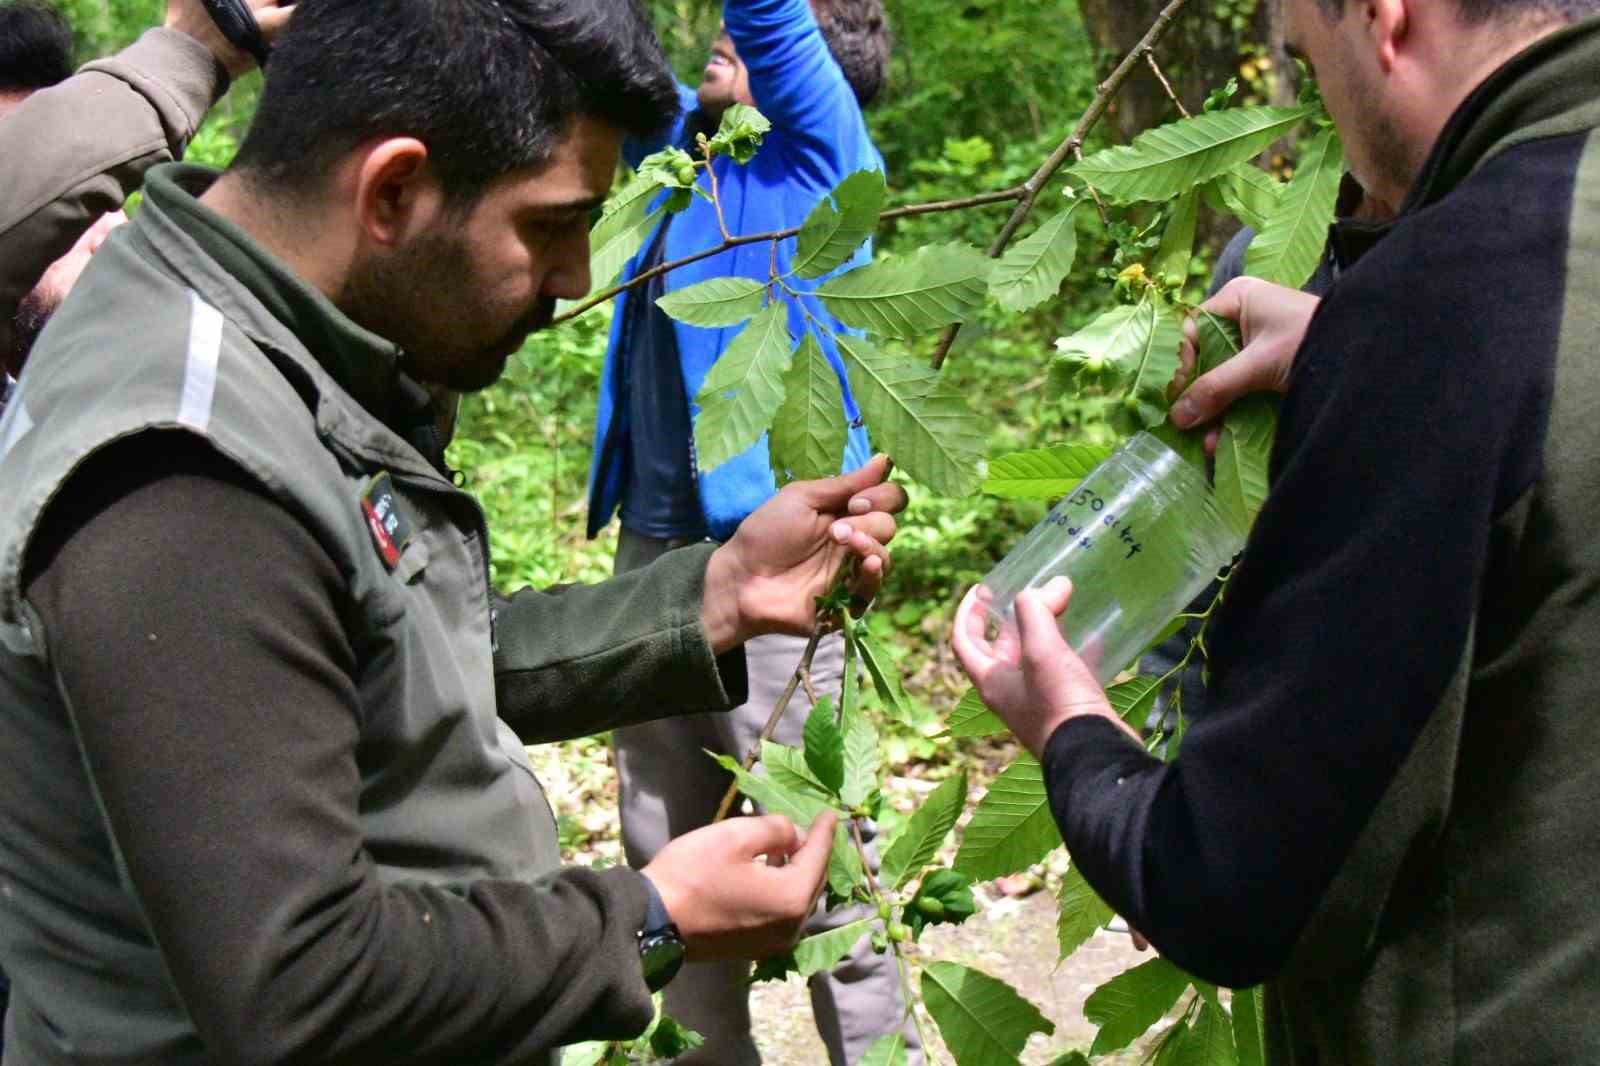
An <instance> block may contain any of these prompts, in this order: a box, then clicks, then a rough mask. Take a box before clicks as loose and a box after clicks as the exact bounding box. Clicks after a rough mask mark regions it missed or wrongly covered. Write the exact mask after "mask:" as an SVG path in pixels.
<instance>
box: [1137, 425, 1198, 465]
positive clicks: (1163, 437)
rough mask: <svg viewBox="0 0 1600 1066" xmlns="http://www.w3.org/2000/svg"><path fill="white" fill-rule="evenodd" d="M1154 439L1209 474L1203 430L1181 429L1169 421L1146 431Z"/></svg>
mask: <svg viewBox="0 0 1600 1066" xmlns="http://www.w3.org/2000/svg"><path fill="white" fill-rule="evenodd" d="M1147 432H1149V434H1150V435H1151V436H1152V437H1154V438H1155V439H1156V440H1158V441H1160V442H1161V443H1162V444H1165V445H1166V446H1167V447H1169V448H1171V449H1172V450H1173V451H1175V452H1177V453H1178V457H1179V458H1181V459H1182V460H1183V461H1184V462H1186V463H1188V464H1189V465H1190V466H1192V467H1194V468H1195V469H1196V470H1198V471H1200V473H1202V474H1204V475H1205V476H1207V477H1210V476H1211V465H1210V463H1208V462H1207V461H1206V460H1207V456H1206V440H1205V432H1204V431H1203V430H1199V429H1190V430H1182V429H1179V428H1178V427H1177V426H1175V425H1173V424H1172V423H1171V422H1163V423H1161V424H1160V425H1159V426H1152V427H1150V429H1149V430H1148V431H1147Z"/></svg>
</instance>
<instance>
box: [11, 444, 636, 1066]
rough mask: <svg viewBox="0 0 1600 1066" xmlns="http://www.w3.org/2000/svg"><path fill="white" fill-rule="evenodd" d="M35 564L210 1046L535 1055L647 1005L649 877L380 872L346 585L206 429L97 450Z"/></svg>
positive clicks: (39, 604)
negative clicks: (643, 937)
mask: <svg viewBox="0 0 1600 1066" xmlns="http://www.w3.org/2000/svg"><path fill="white" fill-rule="evenodd" d="M27 571H28V573H27V582H26V595H27V597H28V599H29V601H30V603H32V605H33V606H34V608H35V610H36V611H37V612H38V614H39V616H40V618H41V619H42V621H43V623H44V629H45V635H46V641H47V646H48V648H49V653H50V659H51V663H52V666H53V668H54V670H55V672H56V674H57V677H58V681H59V685H60V688H61V691H62V692H63V693H64V695H65V698H66V700H67V702H68V704H69V707H70V710H71V714H72V718H73V724H74V727H75V729H76V731H77V734H78V737H79V741H80V743H81V745H82V749H83V755H84V760H85V763H86V765H87V766H88V769H89V772H90V775H91V777H92V779H93V783H94V786H95V788H96V790H97V791H98V794H99V798H100V801H101V803H102V808H103V810H104V812H105V817H106V827H107V830H108V831H109V833H110V835H111V836H112V838H113V839H114V841H115V844H116V847H117V851H118V853H119V854H120V855H121V856H123V857H124V858H125V860H126V863H127V872H128V877H129V879H130V881H131V885H132V888H133V891H134V892H135V893H136V894H137V896H138V900H139V903H140V905H141V906H142V908H143V910H144V913H145V915H146V918H147V920H148V922H149V928H150V931H151V933H152V935H153V936H154V938H155V941H156V943H157V945H158V946H159V948H160V951H161V954H162V957H163V959H164V961H165V963H166V966H167V970H168V972H169V973H170V974H171V978H172V982H173V985H174V987H175V990H176V993H177V995H178V996H179V998H180V999H181V1001H182V1003H183V1005H184V1007H185V1009H186V1010H187V1011H188V1013H189V1015H190V1017H192V1018H193V1019H194V1022H195V1025H196V1027H197V1029H198V1030H199V1033H200V1035H201V1037H202V1039H203V1040H204V1041H205V1043H206V1046H207V1050H208V1057H209V1059H210V1060H211V1061H214V1062H218V1063H257V1062H259V1063H278V1062H296V1063H317V1062H332V1061H338V1062H384V1063H389V1064H399V1063H420V1062H466V1061H470V1062H473V1063H502V1062H503V1063H513V1062H519V1061H524V1062H525V1061H527V1059H528V1058H529V1057H530V1055H532V1054H533V1053H535V1052H536V1051H538V1050H539V1049H542V1048H548V1047H551V1046H554V1045H559V1044H563V1043H568V1042H572V1041H576V1040H583V1039H590V1038H597V1037H626V1036H631V1035H636V1034H637V1033H638V1032H639V1031H640V1030H641V1029H643V1027H644V1026H645V1025H646V1024H647V1023H648V1021H649V1020H650V1017H651V1003H650V996H649V993H648V991H647V990H646V988H645V985H644V982H643V979H642V977H641V973H640V967H639V958H638V951H637V947H636V943H635V937H636V933H637V930H638V928H639V926H640V923H641V922H642V921H643V918H644V913H645V903H646V889H645V886H644V883H643V879H642V878H641V877H640V875H639V874H637V873H635V872H633V871H631V870H627V869H622V868H618V869H612V870H607V871H604V872H597V871H592V870H588V869H578V868H574V869H567V870H563V871H561V872H559V873H557V874H555V875H554V876H550V877H546V878H543V879H541V880H540V881H538V882H536V883H534V884H524V883H521V882H512V881H492V880H485V881H478V882H474V883H470V884H464V885H461V886H459V888H457V889H454V890H447V889H443V888H437V887H430V886H427V885H423V884H415V883H399V884H388V885H386V884H384V883H382V882H381V881H380V880H379V877H378V874H377V871H376V869H375V867H374V864H373V861H372V859H371V857H370V856H369V855H368V853H367V852H366V850H365V849H364V847H363V840H362V834H361V826H360V822H359V821H358V818H357V810H358V808H359V805H360V801H361V775H360V772H359V770H358V767H357V761H356V749H357V745H358V743H359V742H360V737H361V715H362V709H361V707H360V705H359V701H358V698H357V695H356V688H355V685H354V683H353V681H352V676H353V674H354V671H355V667H356V663H355V657H354V653H353V651H352V648H351V642H350V640H349V638H348V636H347V634H346V631H345V629H344V627H343V624H342V622H341V618H342V617H343V616H344V615H345V608H346V606H347V604H346V603H345V595H346V592H345V586H344V583H343V581H342V579H341V577H340V574H339V572H338V570H337V568H336V567H335V565H334V563H333V561H332V560H331V559H330V558H329V556H328V555H327V553H326V552H325V551H324V550H323V549H322V548H321V546H320V545H319V544H318V543H317V541H316V540H315V539H314V538H313V537H312V536H311V535H310V533H309V532H308V531H307V530H306V529H305V528H304V527H303V526H302V525H300V524H299V523H298V522H297V521H296V520H295V519H294V518H293V517H292V516H291V515H290V514H289V513H288V511H286V510H285V509H284V508H282V507H280V506H279V505H278V504H277V503H275V502H274V501H272V500H270V499H269V498H267V497H266V496H265V495H264V494H263V493H262V492H261V491H259V490H258V488H257V487H256V486H255V484H254V483H252V482H251V481H250V480H249V479H248V478H247V476H246V475H244V474H243V473H242V472H241V471H240V470H239V469H238V468H236V467H234V466H233V465H231V464H230V463H228V462H227V461H225V460H223V459H221V458H220V457H218V456H217V455H216V454H215V453H213V452H212V451H210V450H209V448H208V447H207V446H206V445H204V444H203V443H201V442H199V440H198V439H197V438H190V437H186V436H182V435H179V434H173V433H161V434H154V433H153V434H147V435H145V436H143V437H140V438H136V439H135V440H133V441H131V442H126V443H123V444H119V445H116V446H114V447H113V448H112V449H110V450H109V451H107V452H105V453H102V454H101V455H100V456H99V457H97V458H95V459H94V460H92V461H91V462H90V463H89V464H87V465H86V466H85V467H84V468H83V469H82V470H80V471H79V472H78V473H77V474H75V475H74V476H73V478H72V479H71V480H70V481H69V482H68V484H67V485H66V487H65V489H64V491H63V494H62V495H61V496H60V497H58V499H57V502H55V503H54V504H53V505H52V507H51V510H50V512H49V514H48V516H47V519H46V522H45V525H44V527H43V528H42V529H41V531H40V533H39V535H38V537H37V538H36V540H35V541H34V545H33V547H32V549H31V550H30V554H29V558H28V568H27Z"/></svg>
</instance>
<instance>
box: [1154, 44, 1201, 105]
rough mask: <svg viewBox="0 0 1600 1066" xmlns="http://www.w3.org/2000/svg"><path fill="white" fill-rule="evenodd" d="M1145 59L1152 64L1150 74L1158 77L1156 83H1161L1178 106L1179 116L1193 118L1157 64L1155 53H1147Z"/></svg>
mask: <svg viewBox="0 0 1600 1066" xmlns="http://www.w3.org/2000/svg"><path fill="white" fill-rule="evenodd" d="M1144 59H1145V62H1146V63H1149V64H1150V73H1152V74H1154V75H1155V76H1156V81H1159V82H1160V83H1161V87H1162V88H1163V89H1165V90H1166V91H1167V99H1169V100H1171V101H1172V102H1173V103H1174V104H1176V105H1177V108H1178V114H1180V115H1182V116H1183V117H1184V118H1192V117H1193V116H1192V115H1190V114H1189V109H1188V108H1187V107H1184V106H1183V101H1182V100H1180V99H1178V94H1177V93H1176V92H1174V91H1173V90H1172V83H1171V82H1170V81H1168V80H1167V76H1166V74H1164V73H1162V71H1161V64H1160V63H1157V62H1156V54H1155V53H1154V52H1146V53H1145V54H1144Z"/></svg>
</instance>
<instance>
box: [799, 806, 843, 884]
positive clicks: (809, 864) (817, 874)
mask: <svg viewBox="0 0 1600 1066" xmlns="http://www.w3.org/2000/svg"><path fill="white" fill-rule="evenodd" d="M838 824H839V816H838V815H837V814H835V813H834V812H833V811H823V812H822V813H821V814H819V815H817V817H816V818H815V819H814V820H813V821H812V823H811V828H810V829H807V830H806V841H805V843H804V844H801V845H800V849H799V850H798V851H796V852H795V853H794V854H793V855H791V856H790V857H789V866H790V867H791V868H796V869H798V870H799V872H800V874H801V876H803V877H804V878H806V879H807V880H810V881H812V882H814V883H815V884H816V886H817V887H819V888H820V887H821V885H822V879H823V877H824V876H825V875H826V874H827V872H828V856H829V855H831V854H833V830H834V827H836V826H837V825H838Z"/></svg>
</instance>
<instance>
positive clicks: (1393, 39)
mask: <svg viewBox="0 0 1600 1066" xmlns="http://www.w3.org/2000/svg"><path fill="white" fill-rule="evenodd" d="M1411 3H1412V0H1365V6H1366V15H1367V32H1368V34H1369V35H1370V36H1371V40H1372V46H1373V48H1374V50H1375V51H1376V54H1377V58H1378V66H1379V68H1380V69H1381V70H1382V71H1383V72H1384V73H1385V74H1389V73H1392V72H1393V71H1394V67H1395V63H1396V62H1398V60H1399V58H1400V53H1401V52H1402V51H1403V50H1404V49H1405V47H1406V46H1407V44H1409V43H1410V42H1409V37H1410V33H1411Z"/></svg>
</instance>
